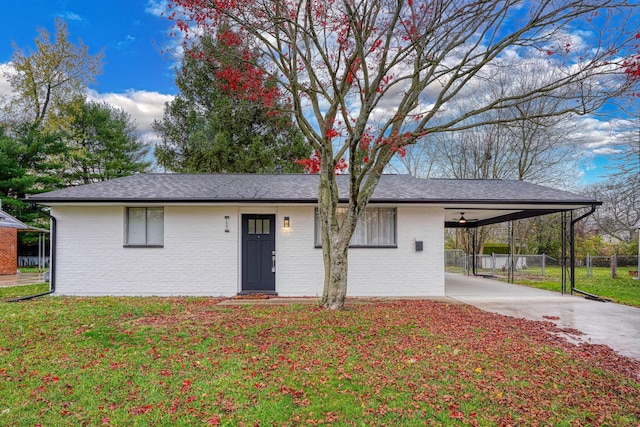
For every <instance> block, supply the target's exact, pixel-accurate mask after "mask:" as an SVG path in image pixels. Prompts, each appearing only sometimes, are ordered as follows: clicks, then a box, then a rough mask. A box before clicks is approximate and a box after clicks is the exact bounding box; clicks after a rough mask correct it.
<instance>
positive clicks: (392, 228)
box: [315, 208, 398, 248]
mask: <svg viewBox="0 0 640 427" xmlns="http://www.w3.org/2000/svg"><path fill="white" fill-rule="evenodd" d="M346 211H347V209H346V208H338V222H342V220H343V219H344V215H345V213H346ZM396 211H397V210H396V208H365V210H364V212H362V215H361V216H360V219H359V220H358V224H357V225H356V230H355V231H354V233H353V236H352V237H351V242H350V243H349V246H350V247H356V248H357V247H360V248H367V247H371V248H395V247H397V246H398V242H397V239H396V234H397V233H396V228H397V226H396V224H397V221H396V215H397V214H396ZM315 245H316V247H321V246H322V237H321V236H320V216H319V213H318V209H316V219H315Z"/></svg>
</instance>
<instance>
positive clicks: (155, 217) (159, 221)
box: [125, 208, 164, 247]
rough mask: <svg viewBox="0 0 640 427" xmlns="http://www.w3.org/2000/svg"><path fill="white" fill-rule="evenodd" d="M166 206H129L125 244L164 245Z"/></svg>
mask: <svg viewBox="0 0 640 427" xmlns="http://www.w3.org/2000/svg"><path fill="white" fill-rule="evenodd" d="M163 244H164V208H127V212H126V222H125V246H151V247H162V246H163Z"/></svg>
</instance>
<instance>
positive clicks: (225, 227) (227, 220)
mask: <svg viewBox="0 0 640 427" xmlns="http://www.w3.org/2000/svg"><path fill="white" fill-rule="evenodd" d="M224 232H225V233H228V232H229V215H225V216H224Z"/></svg>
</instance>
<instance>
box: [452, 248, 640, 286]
mask: <svg viewBox="0 0 640 427" xmlns="http://www.w3.org/2000/svg"><path fill="white" fill-rule="evenodd" d="M473 262H474V260H473V258H472V256H471V255H469V254H466V253H465V252H464V251H462V250H460V249H448V250H445V269H446V270H447V271H451V272H458V273H464V274H472V273H473V271H472V270H473ZM567 262H568V260H567ZM561 267H562V260H559V259H558V258H554V257H552V256H549V255H547V254H539V255H529V254H523V255H506V254H491V255H479V254H476V255H475V273H476V274H478V275H484V276H496V277H501V276H504V277H507V276H508V274H509V272H510V270H511V269H513V273H514V276H527V277H529V278H532V279H536V278H545V277H558V276H559V274H558V272H559V271H560V270H561ZM595 268H608V269H611V277H617V276H618V275H630V276H634V277H637V275H638V257H637V256H621V255H612V256H590V255H587V256H586V257H584V258H577V259H576V277H577V276H579V275H580V276H583V277H591V276H592V274H593V271H594V269H595Z"/></svg>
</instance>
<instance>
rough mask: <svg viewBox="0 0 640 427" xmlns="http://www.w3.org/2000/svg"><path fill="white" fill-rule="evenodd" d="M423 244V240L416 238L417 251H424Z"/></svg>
mask: <svg viewBox="0 0 640 427" xmlns="http://www.w3.org/2000/svg"><path fill="white" fill-rule="evenodd" d="M423 246H424V245H423V244H422V240H416V252H422V250H423Z"/></svg>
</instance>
